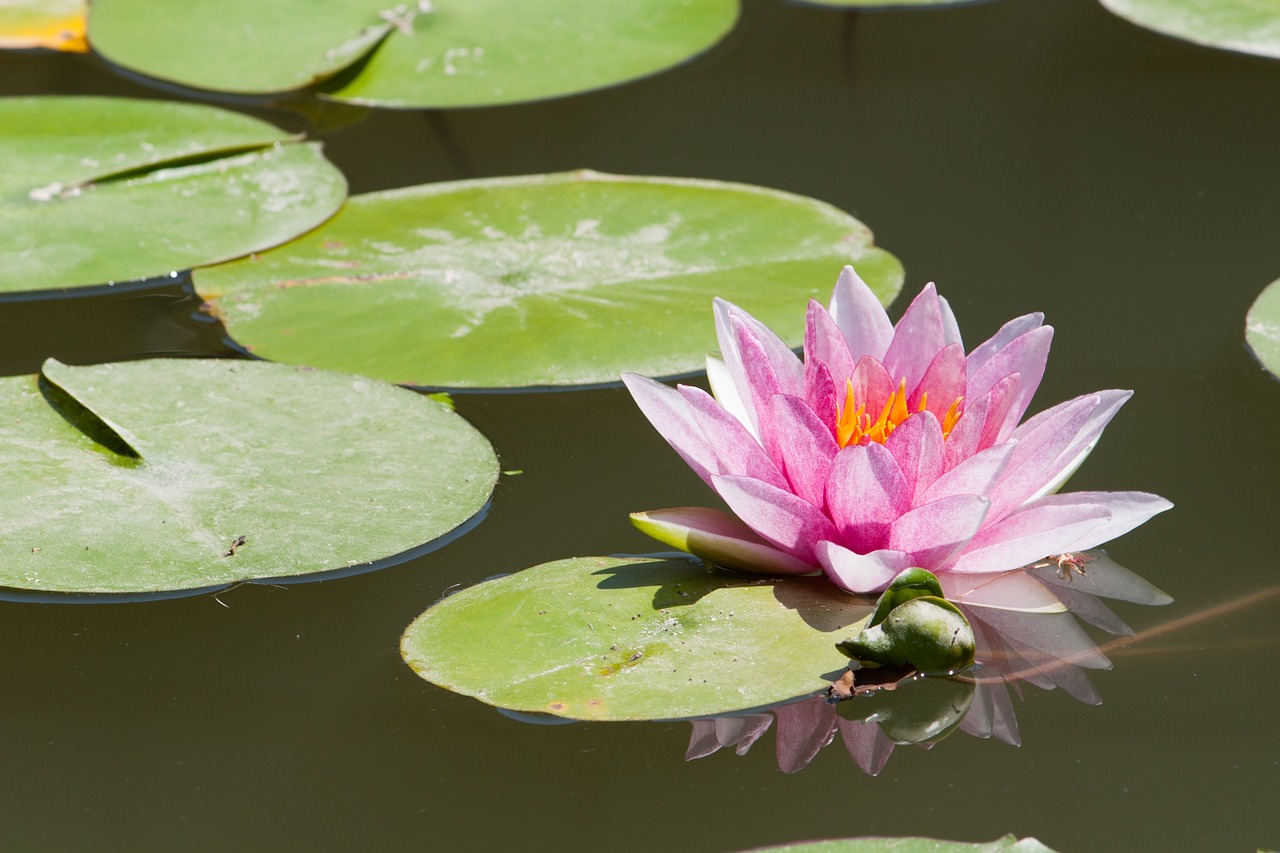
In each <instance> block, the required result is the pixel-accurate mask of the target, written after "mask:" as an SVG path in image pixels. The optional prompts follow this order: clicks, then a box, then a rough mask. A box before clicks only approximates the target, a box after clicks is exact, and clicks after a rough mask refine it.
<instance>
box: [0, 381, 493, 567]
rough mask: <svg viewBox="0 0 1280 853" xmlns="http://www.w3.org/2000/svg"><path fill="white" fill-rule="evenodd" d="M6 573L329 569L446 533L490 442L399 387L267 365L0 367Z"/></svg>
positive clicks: (456, 521) (476, 495)
mask: <svg viewBox="0 0 1280 853" xmlns="http://www.w3.org/2000/svg"><path fill="white" fill-rule="evenodd" d="M0 405H2V406H3V408H4V411H5V412H6V417H5V419H4V422H3V425H0V472H3V473H2V474H0V515H2V516H3V518H4V519H5V521H4V524H3V525H0V586H7V587H15V588H19V589H24V590H43V591H60V592H144V591H159V590H182V589H201V588H206V587H212V586H219V585H225V584H228V583H231V582H234V581H238V580H243V579H248V578H270V577H286V576H294V575H304V574H310V573H315V572H329V571H335V570H338V569H344V568H349V567H352V566H357V565H360V564H364V563H369V562H371V561H374V560H379V559H382V558H386V557H390V556H393V555H395V554H399V553H401V552H404V551H406V550H409V549H412V548H415V546H418V545H421V544H423V543H426V542H429V541H431V540H433V539H435V538H437V537H440V536H442V535H444V534H445V533H448V532H449V531H451V530H453V529H454V528H456V527H458V526H459V525H461V524H462V523H463V522H465V521H466V520H467V519H469V518H471V517H472V516H473V515H474V514H475V513H476V512H478V511H479V510H480V509H481V508H483V506H484V505H485V503H486V501H487V500H488V498H489V494H490V492H491V491H492V489H493V485H494V482H495V481H496V479H497V460H496V458H495V456H494V453H493V449H492V447H491V446H490V445H489V442H488V441H486V440H485V439H484V438H483V437H482V436H481V435H480V434H479V433H478V432H476V430H475V429H474V428H473V427H471V426H470V425H469V424H467V423H466V422H465V421H464V420H463V419H462V418H460V417H459V416H457V415H456V414H454V413H453V412H452V411H450V410H449V409H448V408H447V407H445V406H444V405H443V404H441V403H439V402H437V401H435V400H432V399H429V398H426V397H423V396H421V395H419V394H416V393H414V392H412V391H407V390H405V389H403V388H397V387H395V386H391V385H386V384H384V383H380V382H374V381H371V380H368V379H365V378H363V377H357V376H347V375H343V374H337V373H329V372H327V371H316V370H312V369H309V368H296V367H289V366H285V365H278V364H269V363H266V362H246V361H236V360H225V359H220V360H204V359H181V360H170V359H161V360H155V361H138V362H128V363H121V364H104V365H98V366H94V367H68V366H66V365H63V364H60V363H58V362H56V361H53V360H50V361H48V362H46V363H45V366H44V368H43V371H42V373H41V375H40V376H39V377H33V376H19V377H10V378H5V379H0Z"/></svg>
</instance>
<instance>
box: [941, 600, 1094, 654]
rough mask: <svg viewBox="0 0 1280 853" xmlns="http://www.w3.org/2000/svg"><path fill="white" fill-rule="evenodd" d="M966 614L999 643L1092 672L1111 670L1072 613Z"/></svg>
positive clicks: (985, 610)
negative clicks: (985, 628)
mask: <svg viewBox="0 0 1280 853" xmlns="http://www.w3.org/2000/svg"><path fill="white" fill-rule="evenodd" d="M965 613H966V614H969V615H970V616H971V618H975V617H976V618H977V619H979V620H981V621H982V622H983V623H985V625H987V626H990V628H991V629H993V630H994V631H995V633H996V634H997V635H998V637H999V640H1001V641H1004V642H1008V641H1010V640H1012V641H1013V642H1015V643H1018V644H1019V645H1021V646H1025V647H1029V648H1031V649H1035V650H1036V651H1038V652H1042V653H1043V654H1044V655H1046V656H1047V659H1048V660H1049V661H1062V662H1067V663H1071V664H1073V665H1075V666H1083V667H1088V668H1089V669H1109V668H1110V667H1111V662H1110V661H1109V660H1107V658H1106V656H1105V655H1104V654H1102V652H1100V651H1099V650H1098V647H1097V646H1096V645H1095V644H1094V642H1093V640H1091V639H1090V638H1089V635H1088V634H1086V633H1085V632H1084V629H1082V628H1081V627H1080V626H1079V625H1078V624H1076V620H1075V619H1074V618H1073V617H1072V616H1071V614H1070V613H1066V612H1062V613H1023V612H1021V611H1017V610H1000V609H996V608H992V607H966V608H965Z"/></svg>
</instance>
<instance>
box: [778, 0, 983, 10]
mask: <svg viewBox="0 0 1280 853" xmlns="http://www.w3.org/2000/svg"><path fill="white" fill-rule="evenodd" d="M795 1H796V2H797V3H799V4H800V5H802V6H823V7H826V8H830V9H857V10H862V11H871V10H875V9H930V8H934V7H938V8H943V7H946V6H963V5H965V4H968V3H980V2H983V0H795Z"/></svg>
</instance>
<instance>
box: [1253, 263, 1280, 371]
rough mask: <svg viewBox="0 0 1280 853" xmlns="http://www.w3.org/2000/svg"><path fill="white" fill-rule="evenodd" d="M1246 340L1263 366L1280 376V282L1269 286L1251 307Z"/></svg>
mask: <svg viewBox="0 0 1280 853" xmlns="http://www.w3.org/2000/svg"><path fill="white" fill-rule="evenodd" d="M1244 339H1245V343H1247V344H1248V345H1249V349H1251V350H1253V354H1254V356H1256V357H1257V359H1258V361H1260V362H1262V366H1263V367H1265V368H1266V369H1267V370H1269V371H1271V373H1272V374H1273V375H1276V376H1280V281H1273V282H1272V283H1271V284H1269V285H1267V286H1266V287H1265V288H1264V289H1263V291H1262V293H1259V294H1258V298H1257V299H1255V300H1254V301H1253V305H1251V306H1249V314H1248V316H1246V317H1245V323H1244Z"/></svg>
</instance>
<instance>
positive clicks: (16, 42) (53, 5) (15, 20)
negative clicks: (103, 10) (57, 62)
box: [0, 0, 89, 53]
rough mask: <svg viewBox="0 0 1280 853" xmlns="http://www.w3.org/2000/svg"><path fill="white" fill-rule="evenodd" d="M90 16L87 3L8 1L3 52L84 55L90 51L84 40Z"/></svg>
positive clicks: (1, 31) (0, 34)
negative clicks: (24, 51) (44, 52)
mask: <svg viewBox="0 0 1280 853" xmlns="http://www.w3.org/2000/svg"><path fill="white" fill-rule="evenodd" d="M87 12H88V3H87V0H4V2H0V49H10V50H14V49H16V50H23V49H31V48H48V49H49V50H63V51H67V52H69V53H83V52H85V51H86V50H88V49H89V45H88V44H86V43H85V40H84V24H85V21H84V19H85V15H86V14H87Z"/></svg>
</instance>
